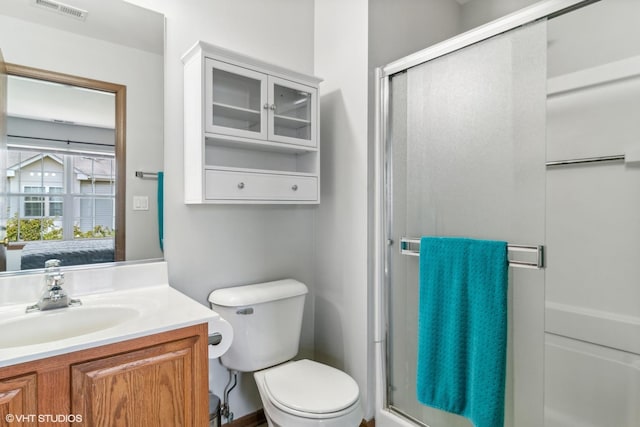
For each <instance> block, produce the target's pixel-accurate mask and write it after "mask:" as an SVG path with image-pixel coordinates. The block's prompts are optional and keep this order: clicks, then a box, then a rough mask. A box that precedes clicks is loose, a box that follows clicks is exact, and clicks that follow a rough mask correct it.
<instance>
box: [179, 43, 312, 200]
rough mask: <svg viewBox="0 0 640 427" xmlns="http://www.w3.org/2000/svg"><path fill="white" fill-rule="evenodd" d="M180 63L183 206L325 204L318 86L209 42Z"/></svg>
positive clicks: (297, 75)
mask: <svg viewBox="0 0 640 427" xmlns="http://www.w3.org/2000/svg"><path fill="white" fill-rule="evenodd" d="M182 60H183V63H184V103H185V105H184V161H185V203H319V201H320V190H319V185H320V179H319V176H320V144H319V136H318V135H319V126H318V119H319V108H318V84H319V83H320V79H318V78H316V77H313V76H309V75H305V74H301V73H297V72H294V71H291V70H287V69H284V68H281V67H278V66H276V65H272V64H268V63H266V62H263V61H260V60H256V59H254V58H250V57H247V56H244V55H241V54H238V53H236V52H232V51H229V50H226V49H222V48H219V47H217V46H213V45H210V44H207V43H204V42H198V43H197V44H196V45H195V46H194V47H192V48H191V49H190V50H189V51H188V52H187V53H186V54H185V55H184V57H183V58H182Z"/></svg>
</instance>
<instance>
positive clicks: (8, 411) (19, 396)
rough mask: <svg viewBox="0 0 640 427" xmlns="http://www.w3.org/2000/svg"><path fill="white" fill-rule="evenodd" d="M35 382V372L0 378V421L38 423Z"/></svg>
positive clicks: (9, 423) (26, 424) (14, 423)
mask: <svg viewBox="0 0 640 427" xmlns="http://www.w3.org/2000/svg"><path fill="white" fill-rule="evenodd" d="M37 384H38V383H37V380H36V374H28V375H22V376H19V377H15V378H8V379H4V380H0V423H4V422H6V423H7V425H11V426H16V427H18V426H23V427H26V426H37V425H38V423H37V414H38V401H37ZM2 425H5V424H2Z"/></svg>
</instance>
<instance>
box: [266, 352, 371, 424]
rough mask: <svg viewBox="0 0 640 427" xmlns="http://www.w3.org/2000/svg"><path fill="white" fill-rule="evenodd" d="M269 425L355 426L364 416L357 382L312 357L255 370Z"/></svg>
mask: <svg viewBox="0 0 640 427" xmlns="http://www.w3.org/2000/svg"><path fill="white" fill-rule="evenodd" d="M253 377H254V378H255V380H256V385H257V386H258V391H259V393H260V398H261V399H262V404H263V405H264V409H265V414H266V416H267V422H268V424H269V427H290V426H291V427H312V426H323V427H347V426H348V427H351V426H353V427H356V426H358V425H359V424H360V421H361V420H362V416H363V412H362V406H361V404H360V391H359V389H358V384H357V383H356V382H355V381H354V380H353V379H352V378H351V377H350V376H349V375H347V374H345V373H344V372H342V371H340V370H338V369H335V368H332V367H330V366H327V365H324V364H322V363H318V362H314V361H311V360H306V359H303V360H298V361H292V362H287V363H284V364H282V365H278V366H275V367H273V368H268V369H264V370H262V371H258V372H255V373H254V374H253Z"/></svg>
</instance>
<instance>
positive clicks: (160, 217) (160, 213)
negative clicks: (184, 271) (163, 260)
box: [158, 172, 164, 252]
mask: <svg viewBox="0 0 640 427" xmlns="http://www.w3.org/2000/svg"><path fill="white" fill-rule="evenodd" d="M158 240H159V243H160V250H161V251H163V252H164V172H158Z"/></svg>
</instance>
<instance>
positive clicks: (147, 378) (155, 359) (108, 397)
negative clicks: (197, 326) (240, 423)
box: [71, 337, 206, 427]
mask: <svg viewBox="0 0 640 427" xmlns="http://www.w3.org/2000/svg"><path fill="white" fill-rule="evenodd" d="M197 340H198V337H192V338H186V339H182V340H179V341H173V342H169V343H166V344H161V345H157V346H153V347H149V348H146V349H142V350H138V351H133V352H130V353H124V354H120V355H116V356H111V357H106V358H104V359H98V360H94V361H91V362H86V363H81V364H77V365H73V366H72V367H71V384H72V392H71V395H72V396H71V399H72V413H74V414H80V415H82V417H83V420H84V421H85V422H86V425H89V426H95V427H98V426H104V427H110V426H171V427H180V426H184V427H191V426H196V425H203V424H204V423H203V422H202V421H203V420H200V419H198V418H199V417H198V413H199V412H198V408H196V407H195V405H196V404H197V403H198V402H196V400H195V399H194V389H195V388H196V387H197V385H196V383H197V378H196V377H195V375H196V372H195V369H194V364H195V363H194V357H195V356H194V352H195V343H196V342H197ZM205 422H206V421H205Z"/></svg>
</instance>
